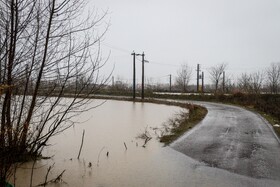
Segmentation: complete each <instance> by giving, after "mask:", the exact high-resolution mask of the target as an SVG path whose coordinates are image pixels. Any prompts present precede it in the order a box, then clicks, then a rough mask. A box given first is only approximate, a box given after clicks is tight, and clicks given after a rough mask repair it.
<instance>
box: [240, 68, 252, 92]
mask: <svg viewBox="0 0 280 187" xmlns="http://www.w3.org/2000/svg"><path fill="white" fill-rule="evenodd" d="M238 87H239V89H240V91H241V92H244V93H250V91H251V76H250V75H248V74H247V73H242V75H241V77H240V78H239V79H238Z"/></svg>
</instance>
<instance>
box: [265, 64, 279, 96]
mask: <svg viewBox="0 0 280 187" xmlns="http://www.w3.org/2000/svg"><path fill="white" fill-rule="evenodd" d="M266 74H267V83H268V85H269V88H270V91H271V93H274V94H277V93H278V90H279V86H280V63H271V64H270V67H269V68H267V70H266Z"/></svg>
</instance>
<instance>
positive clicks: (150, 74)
mask: <svg viewBox="0 0 280 187" xmlns="http://www.w3.org/2000/svg"><path fill="white" fill-rule="evenodd" d="M90 5H91V6H95V7H96V8H97V9H98V10H99V11H102V10H107V9H108V11H109V15H108V17H107V20H109V19H110V23H111V26H110V28H109V31H108V33H107V34H106V38H105V40H104V44H103V45H102V48H103V53H104V55H106V54H108V51H111V56H110V59H109V62H108V64H107V65H106V68H105V69H104V70H105V71H109V69H111V68H112V67H113V65H114V64H115V70H114V73H113V75H114V76H115V78H117V77H119V78H121V79H122V80H123V81H128V82H131V79H132V56H131V55H130V54H131V52H132V51H133V50H135V52H136V53H142V52H143V51H144V52H145V54H146V58H147V60H149V61H150V63H149V64H146V66H145V69H146V71H145V73H146V76H147V78H148V79H149V80H150V81H154V82H168V77H167V75H168V74H172V75H173V76H176V74H177V73H176V72H177V70H178V69H179V68H180V65H181V64H184V63H187V64H188V65H189V66H191V67H192V68H193V76H192V78H193V80H192V83H194V82H195V79H196V73H195V72H194V71H195V69H196V64H197V63H199V64H201V66H202V70H203V71H204V72H205V76H206V83H207V82H209V81H208V80H209V78H208V73H207V71H208V69H209V67H211V66H213V65H216V64H219V63H222V62H225V63H227V64H228V68H227V71H226V74H231V75H234V76H235V75H238V74H240V73H242V72H252V71H258V70H263V69H265V67H267V66H268V65H269V64H270V63H271V62H279V61H280V1H279V0H94V1H92V0H91V1H90ZM139 60H140V58H139ZM140 65H141V62H140V61H138V65H137V77H138V82H139V83H140V81H141V79H140V76H141V66H140Z"/></svg>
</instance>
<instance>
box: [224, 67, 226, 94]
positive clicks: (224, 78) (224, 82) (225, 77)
mask: <svg viewBox="0 0 280 187" xmlns="http://www.w3.org/2000/svg"><path fill="white" fill-rule="evenodd" d="M225 80H226V73H225V71H223V93H225Z"/></svg>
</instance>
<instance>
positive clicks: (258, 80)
mask: <svg viewBox="0 0 280 187" xmlns="http://www.w3.org/2000/svg"><path fill="white" fill-rule="evenodd" d="M251 79H252V81H251V92H252V93H254V94H260V93H261V89H262V86H263V81H264V73H263V72H261V71H258V72H255V73H252V74H251Z"/></svg>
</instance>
